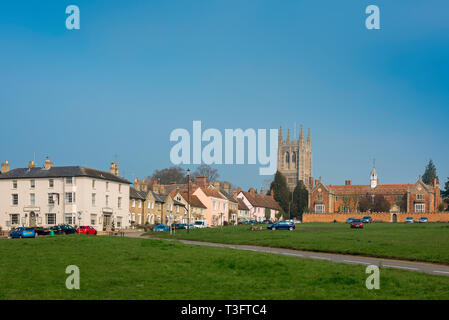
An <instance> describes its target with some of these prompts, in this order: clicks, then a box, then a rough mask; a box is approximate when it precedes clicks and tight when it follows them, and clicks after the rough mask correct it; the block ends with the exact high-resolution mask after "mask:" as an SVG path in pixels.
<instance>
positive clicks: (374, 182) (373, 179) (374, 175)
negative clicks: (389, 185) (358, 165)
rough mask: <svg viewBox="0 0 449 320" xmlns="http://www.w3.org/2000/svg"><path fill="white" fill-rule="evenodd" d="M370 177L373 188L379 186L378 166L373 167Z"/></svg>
mask: <svg viewBox="0 0 449 320" xmlns="http://www.w3.org/2000/svg"><path fill="white" fill-rule="evenodd" d="M369 179H370V184H371V189H374V188H375V187H377V183H378V179H377V171H376V168H374V167H373V170H371V173H370V178H369Z"/></svg>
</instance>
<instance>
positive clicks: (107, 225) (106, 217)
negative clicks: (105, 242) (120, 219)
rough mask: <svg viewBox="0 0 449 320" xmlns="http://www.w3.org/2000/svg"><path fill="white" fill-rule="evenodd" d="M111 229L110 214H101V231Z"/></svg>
mask: <svg viewBox="0 0 449 320" xmlns="http://www.w3.org/2000/svg"><path fill="white" fill-rule="evenodd" d="M110 229H111V215H110V214H105V215H103V231H107V230H110Z"/></svg>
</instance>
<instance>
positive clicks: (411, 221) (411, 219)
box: [404, 217, 415, 223]
mask: <svg viewBox="0 0 449 320" xmlns="http://www.w3.org/2000/svg"><path fill="white" fill-rule="evenodd" d="M404 223H415V220H413V217H407V218H405V221H404Z"/></svg>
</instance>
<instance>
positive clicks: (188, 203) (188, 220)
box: [187, 169, 190, 233]
mask: <svg viewBox="0 0 449 320" xmlns="http://www.w3.org/2000/svg"><path fill="white" fill-rule="evenodd" d="M187 205H188V208H187V233H190V169H187Z"/></svg>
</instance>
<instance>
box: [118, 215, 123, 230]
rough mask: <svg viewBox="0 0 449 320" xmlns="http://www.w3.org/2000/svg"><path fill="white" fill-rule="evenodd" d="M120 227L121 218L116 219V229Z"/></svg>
mask: <svg viewBox="0 0 449 320" xmlns="http://www.w3.org/2000/svg"><path fill="white" fill-rule="evenodd" d="M121 227H122V217H117V228H121Z"/></svg>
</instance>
